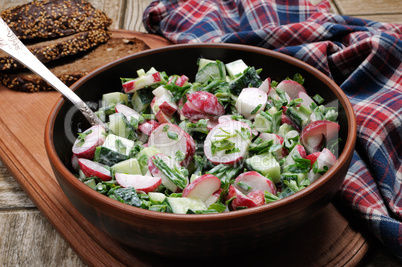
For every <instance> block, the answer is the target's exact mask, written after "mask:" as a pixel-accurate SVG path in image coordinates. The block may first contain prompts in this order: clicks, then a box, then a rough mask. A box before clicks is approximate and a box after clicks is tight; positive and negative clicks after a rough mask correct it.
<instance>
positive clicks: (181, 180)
mask: <svg viewBox="0 0 402 267" xmlns="http://www.w3.org/2000/svg"><path fill="white" fill-rule="evenodd" d="M152 162H153V163H154V165H155V166H156V167H157V168H158V169H159V170H160V171H161V172H162V173H163V174H164V175H165V176H166V177H168V178H169V180H171V181H172V182H173V183H174V184H175V185H177V186H178V187H179V188H180V189H184V188H185V187H186V185H187V178H186V177H184V175H183V174H182V173H181V172H180V171H179V170H177V169H176V168H173V169H172V168H170V167H169V166H168V165H167V164H166V163H165V162H164V161H163V160H162V159H161V158H160V157H159V156H155V158H154V159H153V160H152Z"/></svg>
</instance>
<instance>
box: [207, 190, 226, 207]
mask: <svg viewBox="0 0 402 267" xmlns="http://www.w3.org/2000/svg"><path fill="white" fill-rule="evenodd" d="M222 191H223V189H222V188H219V189H218V190H216V191H215V192H214V193H213V194H212V196H210V197H209V198H208V199H207V200H206V201H205V206H207V207H209V206H211V205H212V204H214V203H216V202H217V201H218V199H219V197H220V196H221V193H222Z"/></svg>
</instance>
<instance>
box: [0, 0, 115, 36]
mask: <svg viewBox="0 0 402 267" xmlns="http://www.w3.org/2000/svg"><path fill="white" fill-rule="evenodd" d="M0 16H1V17H2V18H3V20H4V21H5V22H6V23H7V24H8V26H9V27H10V28H11V30H12V31H13V32H14V33H15V34H16V35H17V36H18V37H19V38H20V39H21V40H28V39H29V40H32V39H41V38H42V39H47V38H55V37H62V36H67V35H71V34H74V33H78V32H85V31H90V30H96V29H106V28H108V27H109V26H110V25H111V24H112V20H111V19H110V18H109V17H108V16H107V15H106V14H105V13H104V12H103V11H101V10H99V9H96V8H94V7H93V6H92V5H91V4H90V3H88V2H87V1H84V0H45V1H38V0H34V1H32V2H29V3H27V4H23V5H18V6H15V7H12V8H9V9H6V10H4V11H2V12H1V13H0Z"/></svg>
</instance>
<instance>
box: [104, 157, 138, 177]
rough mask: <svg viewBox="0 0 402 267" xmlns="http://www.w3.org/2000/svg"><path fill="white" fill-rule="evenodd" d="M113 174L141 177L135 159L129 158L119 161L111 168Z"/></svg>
mask: <svg viewBox="0 0 402 267" xmlns="http://www.w3.org/2000/svg"><path fill="white" fill-rule="evenodd" d="M111 169H112V170H114V172H117V173H125V174H140V175H142V172H141V168H140V165H139V164H138V160H137V159H136V158H130V159H127V160H124V161H121V162H119V163H117V164H115V165H113V166H112V167H111Z"/></svg>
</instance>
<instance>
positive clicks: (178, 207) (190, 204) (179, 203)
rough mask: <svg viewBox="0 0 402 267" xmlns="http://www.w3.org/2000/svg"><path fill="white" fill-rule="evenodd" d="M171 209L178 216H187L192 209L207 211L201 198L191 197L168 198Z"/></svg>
mask: <svg viewBox="0 0 402 267" xmlns="http://www.w3.org/2000/svg"><path fill="white" fill-rule="evenodd" d="M167 201H168V202H169V205H170V207H171V208H172V211H173V213H176V214H186V213H187V211H188V210H189V209H190V210H192V211H197V210H206V209H207V206H205V204H204V202H202V200H201V199H199V198H190V197H167Z"/></svg>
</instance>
